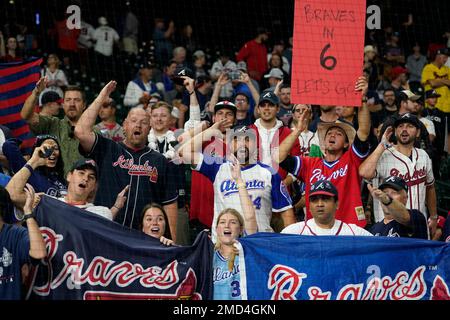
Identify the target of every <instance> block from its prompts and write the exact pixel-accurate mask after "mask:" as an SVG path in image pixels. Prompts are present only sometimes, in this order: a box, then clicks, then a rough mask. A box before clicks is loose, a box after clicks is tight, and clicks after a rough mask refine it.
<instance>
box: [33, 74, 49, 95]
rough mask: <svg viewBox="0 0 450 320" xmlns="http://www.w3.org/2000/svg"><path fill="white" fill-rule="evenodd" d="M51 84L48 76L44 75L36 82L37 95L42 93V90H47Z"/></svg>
mask: <svg viewBox="0 0 450 320" xmlns="http://www.w3.org/2000/svg"><path fill="white" fill-rule="evenodd" d="M48 86H49V80H48V77H47V76H45V77H42V78H40V79H39V80H38V82H36V87H35V88H34V90H35V93H36V95H39V94H41V93H42V91H44V90H45V88H47V87H48Z"/></svg>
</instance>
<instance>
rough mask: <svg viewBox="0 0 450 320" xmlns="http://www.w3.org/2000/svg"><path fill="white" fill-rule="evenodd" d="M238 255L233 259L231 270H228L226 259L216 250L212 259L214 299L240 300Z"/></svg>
mask: <svg viewBox="0 0 450 320" xmlns="http://www.w3.org/2000/svg"><path fill="white" fill-rule="evenodd" d="M240 278H241V277H240V275H239V257H238V256H236V258H235V259H234V266H233V270H231V271H230V270H228V260H227V259H225V258H224V257H223V256H222V255H221V254H220V252H219V250H216V252H215V253H214V260H213V285H214V300H241V286H240Z"/></svg>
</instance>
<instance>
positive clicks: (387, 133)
mask: <svg viewBox="0 0 450 320" xmlns="http://www.w3.org/2000/svg"><path fill="white" fill-rule="evenodd" d="M393 133H394V128H392V126H389V127H387V129H386V131H384V134H383V136H382V137H381V141H380V143H381V144H383V146H384V148H385V149H387V148H390V147H392V143H390V142H389V139H390V138H391V136H392V134H393Z"/></svg>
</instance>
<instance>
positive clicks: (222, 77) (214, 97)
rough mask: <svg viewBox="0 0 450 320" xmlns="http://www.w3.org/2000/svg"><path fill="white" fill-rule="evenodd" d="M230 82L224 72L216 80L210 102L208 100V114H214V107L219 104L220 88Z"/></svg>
mask: <svg viewBox="0 0 450 320" xmlns="http://www.w3.org/2000/svg"><path fill="white" fill-rule="evenodd" d="M229 81H230V80H229V79H228V76H227V74H226V73H225V72H222V73H221V74H220V76H219V79H217V82H216V85H215V86H214V91H213V94H212V96H211V100H209V110H208V111H209V112H212V113H214V106H215V105H216V104H217V102H219V96H220V91H221V90H222V87H223V86H224V85H226V84H227V83H228V82H229Z"/></svg>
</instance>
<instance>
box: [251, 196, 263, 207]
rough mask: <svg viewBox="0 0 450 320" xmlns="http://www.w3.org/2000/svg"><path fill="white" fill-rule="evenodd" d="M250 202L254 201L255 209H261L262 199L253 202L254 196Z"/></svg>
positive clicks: (258, 198)
mask: <svg viewBox="0 0 450 320" xmlns="http://www.w3.org/2000/svg"><path fill="white" fill-rule="evenodd" d="M250 200H252V202H253V206H254V207H255V209H258V210H259V209H261V197H256V199H255V200H253V196H250Z"/></svg>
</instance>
